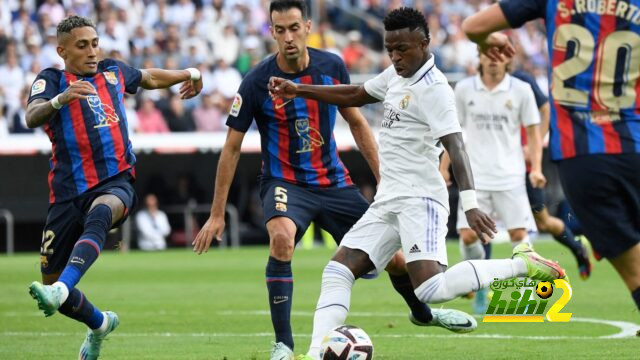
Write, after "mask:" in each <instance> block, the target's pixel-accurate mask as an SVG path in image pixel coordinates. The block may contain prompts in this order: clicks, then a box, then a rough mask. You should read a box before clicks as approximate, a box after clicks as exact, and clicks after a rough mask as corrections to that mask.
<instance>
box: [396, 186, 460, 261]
mask: <svg viewBox="0 0 640 360" xmlns="http://www.w3.org/2000/svg"><path fill="white" fill-rule="evenodd" d="M448 217H449V212H448V211H447V209H446V208H445V207H444V206H443V205H442V204H440V203H439V202H437V201H435V200H433V199H430V198H420V197H415V198H406V199H404V200H402V209H401V210H400V213H399V214H398V226H399V233H400V241H401V243H402V252H403V253H404V255H405V257H406V261H407V264H410V263H412V262H415V261H421V260H432V261H436V262H438V263H440V264H442V265H445V266H446V265H447V264H448V260H447V247H446V243H445V240H446V235H447V220H448ZM407 268H408V266H407Z"/></svg>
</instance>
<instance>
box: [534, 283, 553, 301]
mask: <svg viewBox="0 0 640 360" xmlns="http://www.w3.org/2000/svg"><path fill="white" fill-rule="evenodd" d="M536 294H538V296H540V298H541V299H547V298H549V297H550V296H551V294H553V285H551V283H550V282H548V281H541V282H539V283H538V286H536Z"/></svg>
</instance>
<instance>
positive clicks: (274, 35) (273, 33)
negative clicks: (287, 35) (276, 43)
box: [269, 25, 276, 40]
mask: <svg viewBox="0 0 640 360" xmlns="http://www.w3.org/2000/svg"><path fill="white" fill-rule="evenodd" d="M269 31H270V32H271V37H272V38H273V40H275V39H276V29H274V28H273V25H269Z"/></svg>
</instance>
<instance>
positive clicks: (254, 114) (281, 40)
mask: <svg viewBox="0 0 640 360" xmlns="http://www.w3.org/2000/svg"><path fill="white" fill-rule="evenodd" d="M269 14H270V16H271V23H272V25H271V33H272V35H273V38H274V39H275V40H276V42H277V44H278V53H277V54H276V55H274V56H270V57H269V58H267V59H265V60H264V61H262V62H261V63H260V64H259V65H257V66H256V67H255V68H254V69H253V70H252V71H251V72H250V73H249V74H247V76H246V77H245V79H244V80H243V81H242V84H241V85H240V89H239V90H238V94H237V95H236V98H235V100H234V103H233V105H232V107H231V113H230V115H229V119H228V120H227V125H228V126H229V131H228V133H227V140H226V142H225V145H224V147H223V150H222V154H221V155H220V161H219V163H218V171H217V173H216V181H215V191H214V198H213V204H212V208H211V216H210V217H209V220H208V221H207V223H206V224H205V225H204V226H203V228H202V230H201V231H200V233H199V234H198V235H197V237H196V239H195V240H194V242H193V244H194V251H196V252H197V253H199V254H200V253H202V252H203V251H206V250H207V249H208V248H209V245H210V243H211V241H212V239H213V237H215V238H216V239H217V240H218V241H220V240H221V236H222V233H223V231H224V226H225V222H224V214H225V205H226V202H227V194H228V192H229V187H230V185H231V182H232V179H233V174H234V172H235V169H236V165H237V163H238V158H239V156H240V148H241V144H242V139H243V137H244V134H245V132H246V131H247V130H248V129H249V127H250V126H251V124H252V122H253V120H254V119H255V120H256V124H257V126H258V130H259V131H260V135H261V138H262V161H263V168H262V179H261V184H260V186H261V197H262V205H263V209H264V214H265V221H266V226H267V231H268V232H269V260H268V262H267V268H266V282H267V290H268V292H269V298H268V300H269V306H270V309H271V321H272V323H273V328H274V330H275V335H276V342H275V343H274V346H273V348H272V352H271V359H274V360H281V359H290V358H292V357H293V347H294V343H293V335H292V331H291V323H290V314H291V304H292V295H293V275H292V272H291V259H292V257H293V250H294V245H295V243H296V242H297V241H298V240H299V239H300V237H301V236H302V235H303V234H304V231H305V230H306V229H307V227H308V226H309V223H310V222H311V221H315V222H316V223H317V224H319V225H320V226H321V227H322V228H323V229H325V230H327V231H328V232H329V233H331V235H332V236H333V237H334V239H336V241H338V242H339V241H340V240H341V239H342V237H343V236H344V234H345V233H346V232H347V231H348V230H349V229H350V228H351V227H352V226H353V224H355V222H356V221H357V220H358V219H360V217H361V216H362V215H363V214H364V213H365V211H366V210H367V208H368V206H369V204H368V203H367V201H366V200H365V199H364V197H362V195H361V194H360V192H359V191H358V189H357V188H356V187H355V186H354V185H353V183H352V181H351V178H350V177H349V172H348V171H347V169H346V167H345V166H344V165H343V164H342V161H340V158H339V157H338V152H337V150H336V142H335V139H334V137H333V127H334V125H335V121H336V112H337V110H339V111H340V113H341V114H342V116H343V117H344V118H345V120H346V121H347V122H348V123H349V127H350V129H351V132H352V134H353V136H354V138H355V141H356V143H357V145H358V148H359V149H360V151H361V152H362V154H363V156H364V157H365V159H366V160H367V162H368V163H369V166H370V167H371V169H372V171H373V172H374V174H375V177H376V179H379V175H378V166H379V165H378V154H377V147H376V143H375V140H374V138H373V134H372V133H371V129H370V128H369V126H368V124H367V122H366V119H365V118H364V117H363V116H362V114H360V111H359V110H358V109H356V108H351V107H343V108H340V109H338V108H337V107H336V106H334V105H330V104H327V103H326V102H319V101H315V100H305V99H301V98H300V99H290V100H283V99H278V100H275V101H274V100H272V99H271V98H270V97H269V93H268V89H267V84H268V82H269V77H270V76H279V77H283V78H287V79H290V80H291V81H294V82H296V83H302V84H322V85H329V84H335V83H340V84H348V83H349V82H350V80H349V75H348V73H347V70H346V68H345V65H344V63H343V62H342V61H341V60H340V58H338V57H337V56H335V55H332V54H330V53H327V52H325V51H320V50H316V49H313V48H307V47H306V38H307V36H308V34H309V31H310V27H311V21H310V20H309V19H308V18H307V15H306V5H305V3H304V1H300V0H277V1H273V2H272V3H271V5H270V8H269ZM388 272H389V274H390V275H389V276H390V278H391V282H392V283H393V286H394V288H395V289H396V290H397V291H398V292H399V293H400V294H401V295H402V297H403V298H404V299H405V301H406V302H407V304H408V305H409V307H410V308H411V313H410V319H411V321H412V322H413V323H414V324H416V325H422V326H432V325H435V326H441V327H445V328H447V329H449V330H452V331H471V330H473V329H474V328H475V326H472V325H473V324H472V323H471V322H470V321H469V319H471V320H473V318H471V317H470V316H469V315H467V314H464V313H462V312H460V311H457V310H444V309H438V310H433V312H432V311H431V310H430V309H429V308H428V307H426V305H425V304H423V303H422V302H420V300H418V298H416V296H415V294H414V292H413V287H412V285H411V281H410V279H409V276H408V275H407V273H406V268H405V262H404V258H403V257H402V254H401V253H398V255H397V256H396V257H395V259H394V261H393V262H392V263H391V264H390V266H389V268H388Z"/></svg>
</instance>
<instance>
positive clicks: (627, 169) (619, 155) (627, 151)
mask: <svg viewBox="0 0 640 360" xmlns="http://www.w3.org/2000/svg"><path fill="white" fill-rule="evenodd" d="M596 4H598V5H602V6H596ZM638 9H640V0H619V1H615V2H614V1H608V2H583V1H573V0H502V1H500V2H499V3H498V4H494V5H492V6H490V7H488V8H486V9H484V10H483V11H481V12H479V13H477V14H475V15H473V16H471V17H469V18H467V19H466V20H465V21H464V23H463V30H464V31H465V32H466V33H467V35H468V36H469V38H470V39H471V40H473V41H474V42H476V43H478V45H479V47H480V49H481V50H482V51H483V52H485V53H486V54H487V55H488V56H490V57H492V58H500V57H502V56H503V55H504V54H507V55H513V52H514V49H513V47H512V46H511V44H510V43H509V41H508V39H507V37H506V36H505V35H504V34H499V33H494V32H495V31H498V30H501V29H505V28H508V27H520V26H521V25H522V24H524V23H525V22H527V21H529V20H533V19H538V18H543V19H545V24H546V27H547V38H548V44H549V57H550V59H551V61H550V68H549V78H550V81H549V84H550V96H551V105H552V106H551V121H550V140H549V151H550V154H551V159H552V160H554V161H557V163H558V170H559V174H560V179H561V182H562V187H563V189H564V192H565V195H566V196H567V199H568V200H569V203H570V204H571V208H572V209H573V211H574V212H575V214H576V216H577V217H578V219H579V220H580V223H581V224H582V227H583V230H584V233H585V235H586V236H587V237H588V238H589V241H590V242H591V244H592V246H593V249H594V252H595V253H596V256H597V257H605V258H607V259H608V260H609V262H610V263H611V264H612V265H613V267H614V268H615V269H616V271H618V274H620V277H621V278H622V280H623V281H624V282H625V284H626V285H627V288H628V289H629V291H630V292H631V295H632V297H633V299H634V301H635V303H636V306H637V307H638V309H640V171H638V169H640V105H639V102H638V89H640V87H639V86H640V56H639V54H638V51H639V50H638V49H640V26H639V24H640V21H639V17H638V14H639V10H638Z"/></svg>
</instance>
